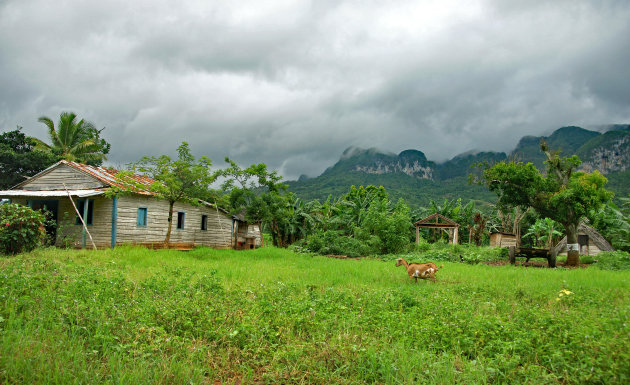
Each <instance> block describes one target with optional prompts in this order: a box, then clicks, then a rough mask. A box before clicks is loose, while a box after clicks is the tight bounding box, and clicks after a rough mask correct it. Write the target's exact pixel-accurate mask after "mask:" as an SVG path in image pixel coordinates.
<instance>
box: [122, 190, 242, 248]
mask: <svg viewBox="0 0 630 385" xmlns="http://www.w3.org/2000/svg"><path fill="white" fill-rule="evenodd" d="M140 207H146V208H147V226H146V227H142V226H138V224H137V223H138V208H140ZM178 211H183V212H185V213H186V215H185V219H184V229H177V212H178ZM117 212H118V220H117V236H116V240H117V243H119V244H120V243H155V242H163V241H164V238H165V237H166V232H167V229H168V202H166V201H164V200H157V199H155V198H152V197H144V196H125V197H121V198H119V199H118V210H117ZM204 214H205V215H207V216H208V229H207V230H201V216H202V215H204ZM172 226H173V227H172V230H171V240H170V241H171V242H173V243H194V244H195V245H203V246H209V247H214V248H230V247H231V246H232V218H231V217H229V216H227V215H226V214H225V213H223V212H221V211H217V210H216V209H213V208H210V207H207V206H192V205H190V204H187V203H179V202H177V203H175V206H174V208H173V225H172Z"/></svg>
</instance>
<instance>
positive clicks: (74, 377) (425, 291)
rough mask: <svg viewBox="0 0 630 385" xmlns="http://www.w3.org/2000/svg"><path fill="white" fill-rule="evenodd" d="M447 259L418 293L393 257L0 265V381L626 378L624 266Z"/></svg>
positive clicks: (77, 259) (97, 256) (277, 255)
mask: <svg viewBox="0 0 630 385" xmlns="http://www.w3.org/2000/svg"><path fill="white" fill-rule="evenodd" d="M440 255H441V254H440ZM412 257H413V256H409V258H410V259H411V258H412ZM416 258H417V257H416ZM414 260H416V261H417V260H420V261H422V260H426V259H423V258H417V259H414ZM442 263H443V264H444V265H445V266H444V268H443V269H441V270H440V271H439V273H438V275H437V282H436V283H430V282H419V283H418V284H410V283H409V282H408V278H407V274H406V272H405V271H404V268H403V267H398V268H396V267H395V266H394V262H393V261H391V262H382V261H379V260H370V259H363V260H360V261H343V260H338V259H332V258H323V257H310V256H301V255H296V254H293V253H290V252H288V251H286V250H281V249H273V248H263V249H258V250H254V251H251V252H235V251H231V250H220V251H217V250H210V249H198V250H194V251H192V252H188V253H178V252H174V251H165V250H163V251H149V250H145V249H140V248H117V249H115V250H104V251H99V252H89V253H88V252H86V251H58V250H51V249H47V250H42V251H38V252H36V253H33V254H29V255H21V256H18V257H14V258H10V259H6V260H5V261H3V263H2V264H1V265H0V328H1V329H2V332H1V333H0V375H1V376H2V382H4V383H22V384H27V383H28V384H32V383H57V384H66V383H84V384H89V383H98V384H120V383H129V384H133V383H159V384H215V383H243V384H245V383H269V384H304V383H309V384H411V383H441V384H456V383H460V384H474V383H512V384H558V383H562V384H567V385H570V384H585V383H592V384H611V385H614V384H626V383H628V382H629V381H630V345H629V343H630V342H629V340H628V339H627V338H624V336H627V335H628V333H629V332H630V330H629V328H630V326H629V325H630V324H628V322H627V319H628V317H629V316H630V314H629V309H630V306H629V304H630V287H629V282H630V279H629V278H630V277H629V276H628V274H629V273H628V272H627V271H622V272H609V271H600V270H595V269H572V270H567V269H555V270H548V269H532V268H529V269H525V268H513V267H496V266H486V265H480V264H479V265H468V264H458V263H450V262H446V261H445V262H440V264H442ZM253 272H255V274H253ZM576 319H579V322H575V320H576ZM566 325H571V327H569V328H567V327H566ZM585 352H587V353H588V354H585Z"/></svg>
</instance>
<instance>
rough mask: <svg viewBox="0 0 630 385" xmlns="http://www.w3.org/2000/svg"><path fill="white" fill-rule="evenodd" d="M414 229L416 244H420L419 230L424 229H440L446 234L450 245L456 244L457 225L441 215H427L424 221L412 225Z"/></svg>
mask: <svg viewBox="0 0 630 385" xmlns="http://www.w3.org/2000/svg"><path fill="white" fill-rule="evenodd" d="M413 225H414V226H415V227H416V244H420V228H425V229H441V230H444V231H447V232H448V238H449V240H451V243H452V244H454V245H455V244H457V242H458V240H457V237H458V233H459V224H458V223H457V222H455V221H453V220H451V219H448V218H447V217H445V216H444V215H442V214H438V213H435V214H433V215H429V216H428V217H426V218H424V219H420V220H419V221H417V222H416V223H414V224H413Z"/></svg>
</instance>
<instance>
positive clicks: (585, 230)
mask: <svg viewBox="0 0 630 385" xmlns="http://www.w3.org/2000/svg"><path fill="white" fill-rule="evenodd" d="M578 234H586V235H588V238H589V240H592V241H593V243H595V246H597V247H598V248H599V249H600V250H601V251H615V248H614V247H612V245H611V244H610V243H609V242H608V241H607V240H606V238H604V237H603V236H602V235H601V234H600V233H598V232H597V230H595V229H594V228H592V227H590V226H588V225H586V224H584V223H580V225H579V226H578ZM566 248H567V237H566V236H565V237H564V238H562V240H561V241H560V242H558V244H557V245H555V246H554V247H553V248H552V249H551V252H552V254H554V255H558V254H560V253H561V252H562V251H563V250H564V249H566Z"/></svg>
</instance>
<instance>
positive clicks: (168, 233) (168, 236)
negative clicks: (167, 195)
mask: <svg viewBox="0 0 630 385" xmlns="http://www.w3.org/2000/svg"><path fill="white" fill-rule="evenodd" d="M173 206H175V202H170V201H169V202H168V230H166V238H164V245H166V246H168V244H169V243H170V241H171V230H172V228H173Z"/></svg>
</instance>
